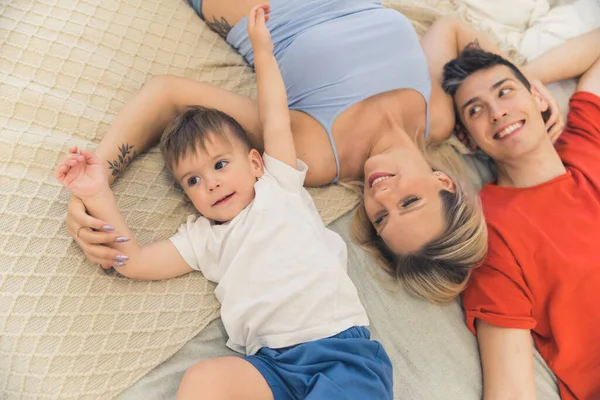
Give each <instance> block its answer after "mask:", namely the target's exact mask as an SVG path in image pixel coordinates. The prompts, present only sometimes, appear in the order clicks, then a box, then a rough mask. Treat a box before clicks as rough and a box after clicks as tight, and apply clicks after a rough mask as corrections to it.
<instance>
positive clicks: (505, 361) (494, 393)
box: [476, 320, 536, 400]
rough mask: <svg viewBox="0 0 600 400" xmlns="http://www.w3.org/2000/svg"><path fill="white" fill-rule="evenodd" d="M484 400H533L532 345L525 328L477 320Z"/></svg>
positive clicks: (534, 396)
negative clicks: (512, 327)
mask: <svg viewBox="0 0 600 400" xmlns="http://www.w3.org/2000/svg"><path fill="white" fill-rule="evenodd" d="M476 327H477V341H478V342H479V353H480V355H481V364H482V368H483V399H484V400H504V399H506V400H508V399H511V400H529V399H531V400H535V398H536V392H535V381H534V374H533V345H532V343H531V333H530V331H529V330H526V329H508V328H500V327H497V326H493V325H490V324H488V323H486V322H483V321H481V320H477V322H476Z"/></svg>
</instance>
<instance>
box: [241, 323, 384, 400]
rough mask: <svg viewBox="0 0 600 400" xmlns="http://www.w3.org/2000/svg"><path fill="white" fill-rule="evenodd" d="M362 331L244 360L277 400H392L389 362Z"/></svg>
mask: <svg viewBox="0 0 600 400" xmlns="http://www.w3.org/2000/svg"><path fill="white" fill-rule="evenodd" d="M370 337H371V334H370V332H369V330H368V329H367V328H365V327H353V328H350V329H347V330H345V331H343V332H341V333H339V334H337V335H335V336H332V337H328V338H325V339H319V340H315V341H313V342H307V343H302V344H299V345H296V346H291V347H285V348H282V349H270V348H267V347H263V348H262V349H260V350H259V351H258V353H256V354H255V355H252V356H247V357H245V359H246V360H248V361H249V362H250V363H251V364H252V365H254V367H256V369H258V370H259V372H260V373H261V374H262V376H263V377H264V378H265V380H266V381H267V383H268V384H269V386H270V387H271V390H272V391H273V397H274V399H275V400H288V399H310V400H332V399H336V400H350V399H356V400H365V399H369V400H384V399H385V400H391V399H393V396H394V394H393V390H392V363H391V361H390V359H389V357H388V356H387V354H386V352H385V350H384V349H383V347H382V346H381V344H379V342H376V341H374V340H370Z"/></svg>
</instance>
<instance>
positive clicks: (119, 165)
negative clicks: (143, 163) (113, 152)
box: [107, 143, 137, 177]
mask: <svg viewBox="0 0 600 400" xmlns="http://www.w3.org/2000/svg"><path fill="white" fill-rule="evenodd" d="M133 147H134V146H130V145H128V144H127V143H123V144H122V145H121V146H119V153H121V154H119V156H118V158H117V159H116V160H114V161H107V162H108V168H109V169H110V170H111V175H112V176H114V177H116V176H117V175H119V174H120V173H121V171H122V170H123V169H125V167H126V166H127V165H129V163H130V162H131V161H132V160H133V159H134V158H135V156H137V152H136V151H135V150H133Z"/></svg>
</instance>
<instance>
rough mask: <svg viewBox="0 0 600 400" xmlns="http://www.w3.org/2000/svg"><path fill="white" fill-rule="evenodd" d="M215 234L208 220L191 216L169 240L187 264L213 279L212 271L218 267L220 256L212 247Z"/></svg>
mask: <svg viewBox="0 0 600 400" xmlns="http://www.w3.org/2000/svg"><path fill="white" fill-rule="evenodd" d="M212 237H213V232H212V229H211V224H210V222H209V221H208V219H206V218H204V217H198V216H195V215H190V216H189V217H188V218H187V221H186V222H185V223H183V224H182V225H181V226H180V227H179V229H178V230H177V233H175V234H174V235H173V236H171V237H170V238H169V240H170V241H171V243H173V245H174V246H175V248H176V249H177V251H179V254H181V256H182V257H183V259H184V260H185V262H186V263H187V264H188V265H189V266H190V267H191V268H193V269H195V270H197V271H200V272H202V273H203V274H204V276H205V277H206V278H207V279H209V280H212V279H211V275H212V274H211V271H213V270H214V269H215V268H216V267H217V265H218V255H217V254H214V251H213V250H214V249H211V248H212V247H214V246H211V238H212Z"/></svg>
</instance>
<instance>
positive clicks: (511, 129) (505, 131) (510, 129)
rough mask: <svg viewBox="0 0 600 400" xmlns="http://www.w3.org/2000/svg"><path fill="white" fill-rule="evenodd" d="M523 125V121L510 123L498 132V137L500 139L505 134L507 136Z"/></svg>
mask: <svg viewBox="0 0 600 400" xmlns="http://www.w3.org/2000/svg"><path fill="white" fill-rule="evenodd" d="M522 125H523V123H521V122H515V123H514V124H512V125H509V126H507V127H506V128H504V129H503V130H502V131H500V132H498V134H497V135H496V137H497V138H498V139H502V138H503V137H504V136H507V135H510V134H511V133H513V132H514V131H515V129H517V128H520V127H521V126H522Z"/></svg>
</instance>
